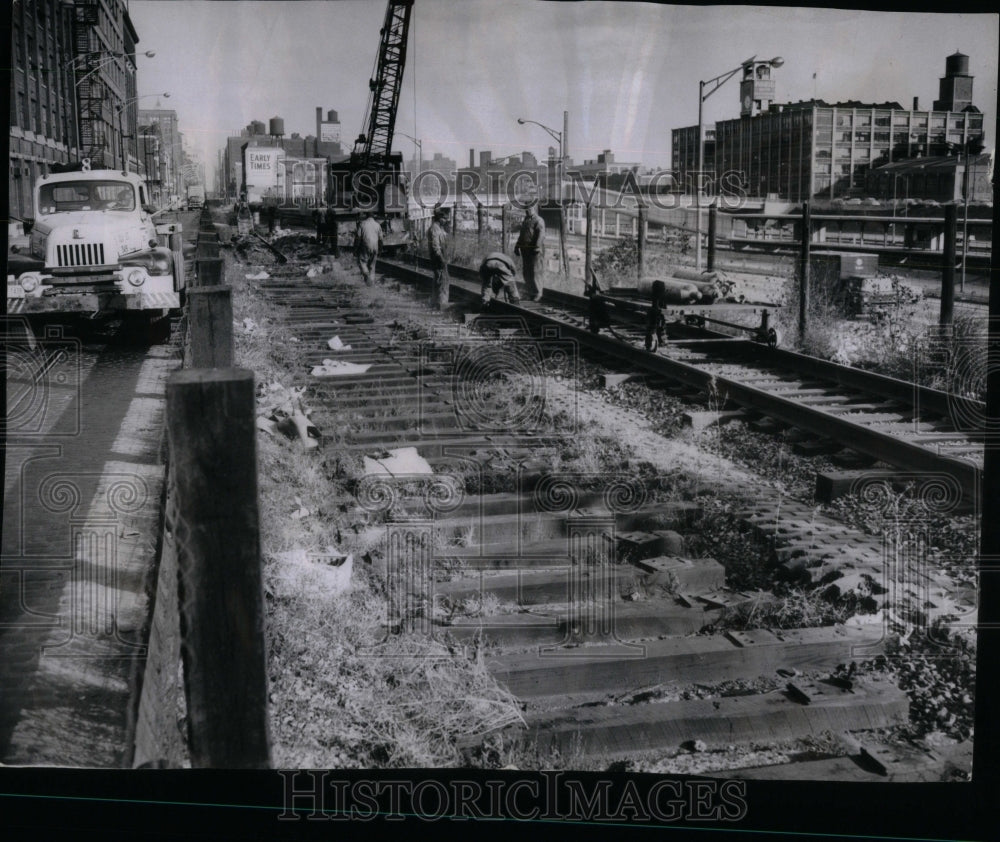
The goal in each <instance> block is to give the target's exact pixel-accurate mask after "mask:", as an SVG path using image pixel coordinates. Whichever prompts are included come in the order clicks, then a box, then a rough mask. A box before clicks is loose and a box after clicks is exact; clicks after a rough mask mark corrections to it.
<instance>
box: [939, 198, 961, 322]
mask: <svg viewBox="0 0 1000 842" xmlns="http://www.w3.org/2000/svg"><path fill="white" fill-rule="evenodd" d="M957 239H958V207H957V206H956V205H955V204H954V203H952V204H948V205H945V206H944V249H943V250H942V257H941V318H940V323H941V327H951V325H952V323H953V322H954V320H955V256H956V252H957V246H956V240H957Z"/></svg>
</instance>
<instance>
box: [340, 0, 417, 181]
mask: <svg viewBox="0 0 1000 842" xmlns="http://www.w3.org/2000/svg"><path fill="white" fill-rule="evenodd" d="M412 10H413V0H389V4H388V6H387V8H386V10H385V23H384V24H383V26H382V29H381V33H380V34H381V41H380V43H379V53H378V66H377V68H376V72H375V78H374V79H371V80H370V81H369V82H368V86H369V89H370V90H371V96H370V97H369V100H368V114H367V115H366V117H367V119H366V121H365V122H366V124H367V132H366V133H364V134H361V135H359V136H358V139H357V140H356V141H355V144H354V150H353V152H352V153H351V164H352V168H353V169H355V170H359V169H368V168H377V169H382V168H384V167H386V166H387V165H388V163H389V155H390V150H391V149H392V138H393V134H394V132H395V128H396V107H397V105H398V104H399V93H400V91H401V89H402V86H403V70H404V68H405V67H406V43H407V35H408V33H409V29H410V13H411V11H412Z"/></svg>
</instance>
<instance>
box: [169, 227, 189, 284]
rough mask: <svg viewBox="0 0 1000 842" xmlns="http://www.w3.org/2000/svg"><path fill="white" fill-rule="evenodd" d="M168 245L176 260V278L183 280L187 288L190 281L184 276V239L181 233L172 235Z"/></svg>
mask: <svg viewBox="0 0 1000 842" xmlns="http://www.w3.org/2000/svg"><path fill="white" fill-rule="evenodd" d="M167 244H168V245H169V246H170V251H171V253H172V254H173V258H174V277H175V278H183V279H184V285H185V287H186V286H187V285H188V284H189V282H190V279H189V278H187V277H186V276H185V275H184V238H183V237H182V236H181V235H180V234H179V233H174V234H170V235H169V236H168V238H167Z"/></svg>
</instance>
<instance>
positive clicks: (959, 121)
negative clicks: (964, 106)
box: [951, 117, 965, 129]
mask: <svg viewBox="0 0 1000 842" xmlns="http://www.w3.org/2000/svg"><path fill="white" fill-rule="evenodd" d="M951 128H953V129H964V128H965V118H964V117H952V118H951Z"/></svg>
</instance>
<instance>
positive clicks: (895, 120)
mask: <svg viewBox="0 0 1000 842" xmlns="http://www.w3.org/2000/svg"><path fill="white" fill-rule="evenodd" d="M892 124H893V125H894V126H908V125H910V115H909V114H907V113H906V112H905V111H902V112H897V113H895V114H893V115H892Z"/></svg>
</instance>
